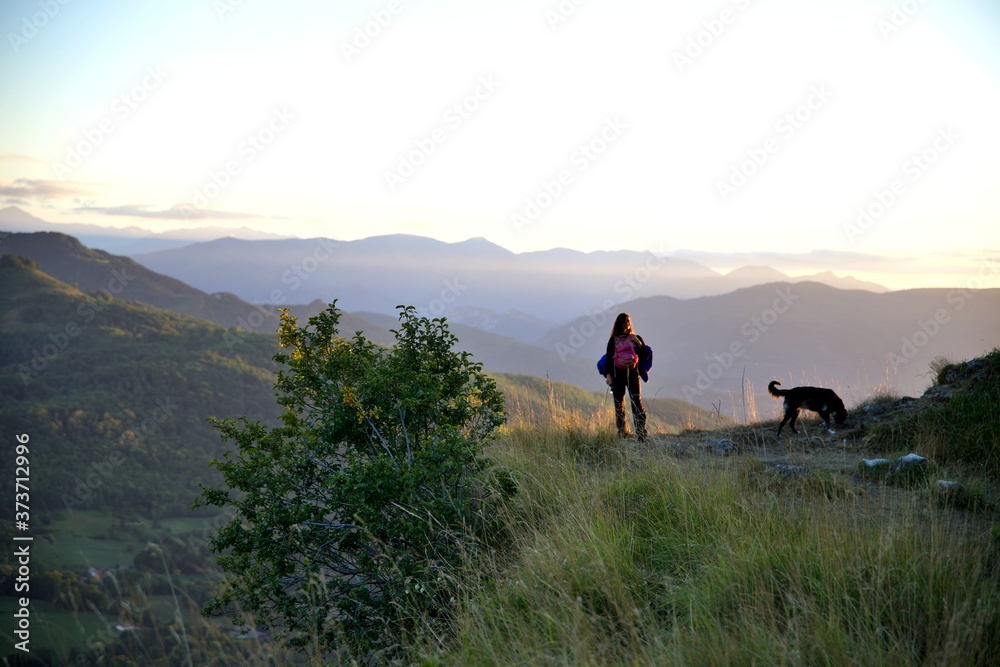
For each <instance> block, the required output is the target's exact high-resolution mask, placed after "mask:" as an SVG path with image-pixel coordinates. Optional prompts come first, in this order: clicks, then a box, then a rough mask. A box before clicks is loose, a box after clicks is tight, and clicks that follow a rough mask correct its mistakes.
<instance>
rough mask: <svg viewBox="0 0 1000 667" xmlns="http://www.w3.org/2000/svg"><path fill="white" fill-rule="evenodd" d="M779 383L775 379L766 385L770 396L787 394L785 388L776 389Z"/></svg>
mask: <svg viewBox="0 0 1000 667" xmlns="http://www.w3.org/2000/svg"><path fill="white" fill-rule="evenodd" d="M780 384H781V383H780V382H778V381H777V380H771V382H770V384H768V385H767V393H769V394H771V396H784V395H785V394H787V393H788V390H787V389H778V385H780Z"/></svg>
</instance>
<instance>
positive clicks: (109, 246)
mask: <svg viewBox="0 0 1000 667" xmlns="http://www.w3.org/2000/svg"><path fill="white" fill-rule="evenodd" d="M0 229H4V230H7V231H11V232H58V233H61V234H67V235H69V236H74V237H76V238H77V239H78V240H79V241H80V242H81V243H83V244H84V245H86V246H87V247H89V248H99V249H101V250H106V251H108V252H111V253H115V254H121V255H128V254H132V253H139V252H152V251H154V250H163V249H166V248H178V247H181V246H185V245H188V244H190V243H197V242H198V241H208V240H211V239H215V238H221V237H225V236H239V237H240V238H253V239H277V238H287V237H288V236H289V235H280V234H270V233H268V232H259V231H257V230H255V229H251V228H249V227H236V228H233V227H197V228H194V229H172V230H169V231H165V232H151V231H149V230H148V229H143V228H141V227H135V226H130V227H104V226H101V225H88V224H81V223H74V222H69V223H53V222H48V221H46V220H42V219H41V218H37V217H35V216H33V215H31V214H30V213H28V212H27V211H25V210H23V209H21V208H18V207H17V206H8V207H6V208H2V209H0Z"/></svg>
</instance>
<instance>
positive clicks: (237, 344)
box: [0, 255, 277, 517]
mask: <svg viewBox="0 0 1000 667" xmlns="http://www.w3.org/2000/svg"><path fill="white" fill-rule="evenodd" d="M0 285H2V292H0V371H2V372H0V423H3V424H4V426H5V430H6V432H18V433H27V434H29V435H30V437H31V442H32V443H34V447H33V449H32V458H31V463H32V467H31V480H32V498H33V500H34V502H35V509H36V510H42V509H48V510H56V509H63V508H66V507H67V506H69V507H71V508H72V507H82V508H96V509H103V510H106V511H111V512H114V513H115V514H116V515H119V516H122V517H125V516H128V515H132V514H139V515H141V516H147V517H148V516H158V515H163V514H170V513H176V512H179V511H185V510H187V509H188V508H189V507H190V505H191V502H192V499H193V498H194V496H195V495H196V494H197V490H198V487H197V483H198V482H199V481H204V480H206V479H209V478H210V477H211V476H212V475H213V474H215V473H214V471H213V470H212V469H210V468H209V466H208V462H209V460H210V459H212V458H213V457H216V456H219V455H220V454H221V453H222V451H223V449H224V447H223V445H222V444H221V443H220V441H219V437H218V434H217V433H216V432H215V431H214V430H213V429H212V428H211V427H210V426H209V424H208V423H207V422H206V419H207V418H208V417H211V416H218V417H225V416H234V415H247V416H250V417H254V418H261V419H274V418H275V417H276V416H277V408H276V405H275V403H274V397H273V392H272V382H273V379H272V373H273V370H274V362H273V361H272V360H271V356H272V355H273V353H274V336H273V335H264V334H251V333H247V332H243V331H237V330H235V329H229V330H227V329H224V328H222V327H219V326H217V325H214V324H211V323H209V322H207V321H205V320H201V319H196V318H192V317H184V316H181V315H177V314H174V313H171V312H168V311H165V310H160V309H157V308H152V307H148V306H143V305H140V304H136V303H132V302H124V301H120V300H118V299H115V298H113V297H112V296H110V295H109V294H107V293H103V292H97V293H92V294H87V293H84V292H81V291H80V290H78V289H76V288H74V287H71V286H69V285H66V284H65V283H62V282H60V281H58V280H55V279H54V278H52V277H51V276H48V275H46V274H45V273H43V272H42V271H41V270H40V269H39V267H38V265H37V264H36V263H34V262H32V261H31V260H25V259H21V258H19V257H16V256H12V255H7V256H3V257H0ZM12 479H13V478H12V476H10V475H8V476H5V477H4V478H3V480H2V481H0V485H4V486H6V485H9V484H12V481H11V480H12ZM6 497H13V496H12V495H9V494H8V495H7V496H6Z"/></svg>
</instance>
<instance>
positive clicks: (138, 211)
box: [73, 204, 260, 220]
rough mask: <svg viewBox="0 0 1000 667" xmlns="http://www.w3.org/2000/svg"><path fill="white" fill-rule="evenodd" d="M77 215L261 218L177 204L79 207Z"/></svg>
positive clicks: (161, 218) (196, 218) (76, 209)
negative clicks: (154, 206)
mask: <svg viewBox="0 0 1000 667" xmlns="http://www.w3.org/2000/svg"><path fill="white" fill-rule="evenodd" d="M73 211H74V212H75V213H97V214H100V215H110V216H123V217H129V218H153V219H158V220H208V219H215V220H245V219H248V218H259V217H260V216H259V215H254V214H252V213H241V212H239V211H218V210H205V209H200V208H196V207H195V206H192V205H190V204H175V205H174V206H171V207H170V208H167V209H161V210H150V207H149V206H146V205H143V204H125V205H122V206H78V207H77V208H75V209H73Z"/></svg>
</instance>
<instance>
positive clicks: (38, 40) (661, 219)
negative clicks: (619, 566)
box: [0, 0, 1000, 288]
mask: <svg viewBox="0 0 1000 667" xmlns="http://www.w3.org/2000/svg"><path fill="white" fill-rule="evenodd" d="M0 27H2V29H3V32H4V44H3V45H2V47H0V90H2V91H3V96H2V102H0V109H2V112H0V123H2V124H0V207H2V206H7V205H16V206H20V207H21V208H23V209H25V210H26V211H28V212H30V213H32V214H34V215H36V216H38V217H41V218H44V219H46V220H49V221H52V222H57V223H67V222H85V223H91V224H100V225H108V226H126V225H135V226H141V227H144V228H147V229H149V230H151V231H165V230H168V229H176V228H182V227H192V226H197V225H205V226H213V227H217V226H233V227H237V226H247V227H251V228H253V229H256V230H260V231H266V232H275V233H281V234H289V235H296V236H300V237H311V236H327V237H331V238H337V239H356V238H363V237H367V236H373V235H378V234H388V233H397V232H404V233H412V234H420V235H424V236H431V237H434V238H438V239H442V240H445V241H459V240H464V239H467V238H470V237H478V236H482V237H485V238H487V239H489V240H491V241H493V242H495V243H498V244H500V245H502V246H504V247H506V248H509V249H511V250H513V251H516V252H521V251H527V250H541V249H546V248H551V247H569V248H575V249H579V250H583V251H592V250H599V249H606V250H612V249H620V248H628V249H635V250H643V249H656V250H657V251H661V252H662V251H664V250H668V251H674V252H676V253H678V254H685V256H697V257H703V258H706V261H705V263H707V264H708V265H710V266H713V268H733V266H735V265H738V264H739V263H740V261H739V260H740V258H750V259H753V258H754V257H758V256H759V257H770V258H772V260H773V261H771V262H770V263H771V264H772V265H774V266H776V267H777V268H781V269H782V270H786V271H788V272H790V273H796V272H799V273H803V272H806V273H807V272H811V271H818V270H824V269H831V270H834V271H835V272H837V273H838V275H847V274H851V275H856V276H858V277H861V278H865V279H871V280H876V281H878V282H881V283H882V284H885V285H888V286H890V287H894V288H899V287H907V286H932V285H956V284H962V285H965V284H968V281H969V280H970V279H971V278H972V277H973V276H975V275H976V274H977V272H981V268H982V266H984V265H990V266H993V265H995V264H993V263H994V262H995V260H996V258H997V256H998V255H1000V225H998V224H997V222H998V217H1000V216H998V213H1000V178H998V176H1000V166H998V159H1000V123H998V121H997V119H998V118H1000V7H998V5H997V3H996V2H988V1H986V0H960V1H955V0H949V1H948V2H945V1H944V0H926V1H924V2H920V1H919V0H906V1H902V0H893V1H875V0H871V1H868V2H862V1H853V0H838V1H837V2H805V1H803V0H797V1H793V0H760V1H759V2H756V1H754V0H737V1H733V0H720V1H717V2H697V3H696V2H662V1H660V2H654V1H652V0H650V1H647V0H636V1H633V2H610V1H609V0H589V1H585V0H576V1H575V2H574V0H562V1H561V2H560V0H548V1H538V2H529V1H527V0H505V1H503V2H500V1H499V0H496V1H494V2H484V1H477V0H462V1H461V2H459V1H458V0H454V1H449V0H377V1H364V2H320V1H309V0H305V1H301V2H276V1H273V0H172V1H171V2H169V3H167V2H163V3H140V2H135V1H134V0H133V1H129V2H125V1H123V0H110V1H108V2H96V1H95V2H83V1H81V0H70V1H68V2H67V3H66V4H61V3H60V2H59V0H34V1H31V2H28V1H23V0H6V1H5V2H4V3H3V4H2V7H0ZM859 209H861V210H862V211H866V212H868V215H869V217H867V218H861V219H859ZM737 253H738V254H737ZM845 257H847V258H855V259H857V261H844V258H845ZM708 258H714V259H712V260H711V261H709V260H708ZM858 258H860V259H858ZM727 264H732V265H733V266H728V267H727V266H725V265H727ZM904 267H905V268H904ZM982 286H993V287H1000V276H994V277H993V284H983V285H982Z"/></svg>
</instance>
